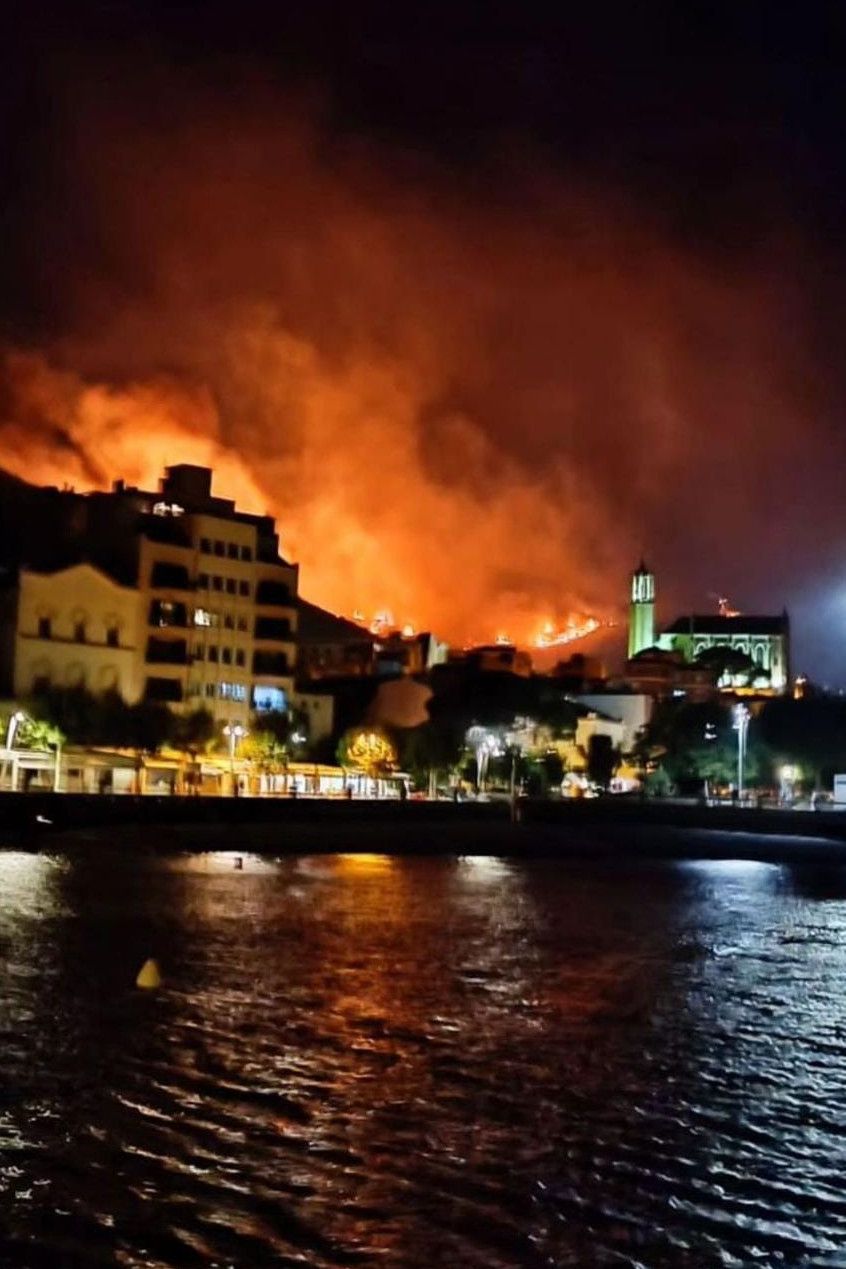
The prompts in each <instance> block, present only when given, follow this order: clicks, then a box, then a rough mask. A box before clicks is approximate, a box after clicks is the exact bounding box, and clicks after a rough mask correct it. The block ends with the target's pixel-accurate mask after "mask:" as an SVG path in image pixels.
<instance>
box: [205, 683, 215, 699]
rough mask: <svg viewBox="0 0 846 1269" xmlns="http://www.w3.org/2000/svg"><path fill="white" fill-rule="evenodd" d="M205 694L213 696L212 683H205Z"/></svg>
mask: <svg viewBox="0 0 846 1269" xmlns="http://www.w3.org/2000/svg"><path fill="white" fill-rule="evenodd" d="M206 696H214V683H207V684H206Z"/></svg>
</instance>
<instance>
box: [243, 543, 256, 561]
mask: <svg viewBox="0 0 846 1269" xmlns="http://www.w3.org/2000/svg"><path fill="white" fill-rule="evenodd" d="M252 558H253V550H252V547H250V546H242V547H241V559H242V560H247V561H249V560H251V559H252Z"/></svg>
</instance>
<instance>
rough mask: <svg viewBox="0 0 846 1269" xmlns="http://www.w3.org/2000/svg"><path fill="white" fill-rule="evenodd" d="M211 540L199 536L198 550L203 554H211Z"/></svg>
mask: <svg viewBox="0 0 846 1269" xmlns="http://www.w3.org/2000/svg"><path fill="white" fill-rule="evenodd" d="M211 549H212V547H211V541H210V539H209V538H200V550H201V551H202V552H203V554H204V555H211Z"/></svg>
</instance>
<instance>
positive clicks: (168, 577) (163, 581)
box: [150, 560, 193, 590]
mask: <svg viewBox="0 0 846 1269" xmlns="http://www.w3.org/2000/svg"><path fill="white" fill-rule="evenodd" d="M150 585H151V586H152V587H153V588H154V589H156V590H193V586H192V584H191V578H190V576H189V573H188V569H187V568H186V567H185V565H184V564H173V563H171V562H170V561H167V560H156V562H155V563H154V564H153V568H152V571H151V573H150Z"/></svg>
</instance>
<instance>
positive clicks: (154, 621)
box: [148, 599, 188, 626]
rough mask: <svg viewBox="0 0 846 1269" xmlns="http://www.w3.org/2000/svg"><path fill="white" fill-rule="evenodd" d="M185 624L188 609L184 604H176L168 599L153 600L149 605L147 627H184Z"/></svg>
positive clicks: (186, 622)
mask: <svg viewBox="0 0 846 1269" xmlns="http://www.w3.org/2000/svg"><path fill="white" fill-rule="evenodd" d="M187 624H188V609H187V608H186V607H185V605H184V604H177V603H174V602H173V601H172V600H169V599H154V600H153V602H152V603H151V604H150V616H149V619H148V625H151V626H185V625H187Z"/></svg>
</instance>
